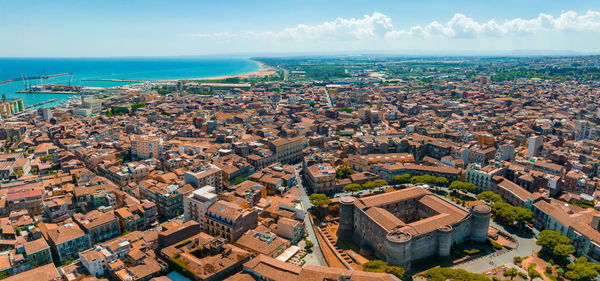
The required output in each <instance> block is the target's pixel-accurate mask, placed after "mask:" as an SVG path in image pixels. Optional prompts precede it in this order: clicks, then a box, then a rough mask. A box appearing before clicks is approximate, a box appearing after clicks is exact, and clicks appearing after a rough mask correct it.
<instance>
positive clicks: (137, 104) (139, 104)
mask: <svg viewBox="0 0 600 281" xmlns="http://www.w3.org/2000/svg"><path fill="white" fill-rule="evenodd" d="M143 107H146V105H145V104H143V103H134V104H132V105H131V112H135V111H136V110H137V109H138V108H143Z"/></svg>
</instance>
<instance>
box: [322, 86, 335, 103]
mask: <svg viewBox="0 0 600 281" xmlns="http://www.w3.org/2000/svg"><path fill="white" fill-rule="evenodd" d="M323 89H325V97H326V98H327V104H329V107H331V108H333V103H332V102H331V97H330V96H329V91H327V87H323Z"/></svg>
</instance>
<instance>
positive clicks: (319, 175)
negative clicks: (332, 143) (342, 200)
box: [306, 163, 337, 193]
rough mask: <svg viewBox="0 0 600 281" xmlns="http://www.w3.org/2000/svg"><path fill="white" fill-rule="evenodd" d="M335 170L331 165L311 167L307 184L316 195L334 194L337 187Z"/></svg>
mask: <svg viewBox="0 0 600 281" xmlns="http://www.w3.org/2000/svg"><path fill="white" fill-rule="evenodd" d="M335 176H336V173H335V168H333V166H331V164H329V163H320V164H314V165H312V166H309V167H308V169H307V172H306V182H307V185H308V186H309V187H311V188H312V191H313V192H315V193H333V192H335V191H337V190H336V186H335Z"/></svg>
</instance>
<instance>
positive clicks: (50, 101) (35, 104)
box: [25, 99, 58, 109]
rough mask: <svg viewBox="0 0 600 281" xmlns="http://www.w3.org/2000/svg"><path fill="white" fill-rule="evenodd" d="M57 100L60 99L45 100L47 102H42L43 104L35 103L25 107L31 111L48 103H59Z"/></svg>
mask: <svg viewBox="0 0 600 281" xmlns="http://www.w3.org/2000/svg"><path fill="white" fill-rule="evenodd" d="M57 100H58V99H50V100H45V101H41V102H38V103H34V104H30V105H26V106H25V108H28V109H29V108H34V107H36V106H40V105H44V104H47V103H52V102H55V101H57Z"/></svg>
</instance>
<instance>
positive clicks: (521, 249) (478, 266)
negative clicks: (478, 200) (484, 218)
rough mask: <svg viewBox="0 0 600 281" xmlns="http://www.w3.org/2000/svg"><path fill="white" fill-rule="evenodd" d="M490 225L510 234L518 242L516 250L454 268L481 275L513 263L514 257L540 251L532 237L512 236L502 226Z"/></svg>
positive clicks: (491, 223)
mask: <svg viewBox="0 0 600 281" xmlns="http://www.w3.org/2000/svg"><path fill="white" fill-rule="evenodd" d="M490 225H491V226H493V227H495V228H497V229H500V230H502V231H504V232H506V233H510V234H511V236H512V237H514V238H515V239H516V240H517V242H519V246H518V247H517V248H516V249H514V250H511V251H508V252H506V253H504V254H501V255H499V256H489V255H488V256H485V257H483V258H479V259H476V260H474V261H470V262H466V263H463V264H459V265H457V266H454V268H462V269H465V270H467V271H469V272H477V273H482V272H485V271H488V270H490V269H492V268H496V267H498V266H501V265H503V264H506V263H509V262H513V258H514V257H516V256H519V257H524V256H530V255H531V254H533V253H535V252H538V251H539V250H540V249H541V247H540V246H538V245H537V244H535V241H536V239H535V236H532V237H531V238H529V237H519V236H517V235H514V234H512V233H511V232H510V231H508V229H506V228H504V226H502V225H499V224H497V223H495V222H493V221H492V222H490ZM534 233H535V234H537V233H538V231H537V230H534Z"/></svg>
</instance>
